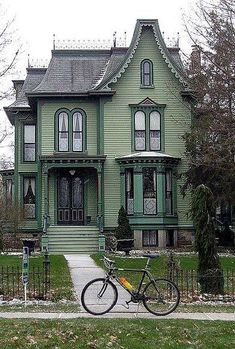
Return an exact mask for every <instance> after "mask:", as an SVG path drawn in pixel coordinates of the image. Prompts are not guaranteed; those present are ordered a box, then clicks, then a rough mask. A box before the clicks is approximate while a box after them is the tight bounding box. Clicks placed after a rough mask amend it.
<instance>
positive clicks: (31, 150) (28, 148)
mask: <svg viewBox="0 0 235 349" xmlns="http://www.w3.org/2000/svg"><path fill="white" fill-rule="evenodd" d="M35 148H36V126H35V125H24V161H35Z"/></svg>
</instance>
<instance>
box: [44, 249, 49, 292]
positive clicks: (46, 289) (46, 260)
mask: <svg viewBox="0 0 235 349" xmlns="http://www.w3.org/2000/svg"><path fill="white" fill-rule="evenodd" d="M43 269H44V280H43V286H44V290H43V291H44V292H43V293H44V295H43V296H44V299H46V298H47V293H48V292H49V291H50V260H49V255H48V251H47V250H46V251H45V253H44V261H43Z"/></svg>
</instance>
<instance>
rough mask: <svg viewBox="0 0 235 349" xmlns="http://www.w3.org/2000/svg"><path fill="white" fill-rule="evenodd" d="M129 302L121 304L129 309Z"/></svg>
mask: <svg viewBox="0 0 235 349" xmlns="http://www.w3.org/2000/svg"><path fill="white" fill-rule="evenodd" d="M129 303H130V302H128V301H126V304H122V306H123V307H124V308H126V309H129V308H130V306H129Z"/></svg>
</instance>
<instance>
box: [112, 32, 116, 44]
mask: <svg viewBox="0 0 235 349" xmlns="http://www.w3.org/2000/svg"><path fill="white" fill-rule="evenodd" d="M116 35H117V32H114V33H113V47H116V45H117V38H116Z"/></svg>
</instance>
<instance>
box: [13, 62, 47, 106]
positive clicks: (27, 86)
mask: <svg viewBox="0 0 235 349" xmlns="http://www.w3.org/2000/svg"><path fill="white" fill-rule="evenodd" d="M45 72H46V69H45V68H27V76H26V79H25V81H24V84H23V86H22V89H21V91H20V92H19V95H18V97H17V99H16V100H15V102H14V103H12V104H11V105H9V107H8V108H30V106H29V103H28V98H27V97H26V95H25V94H26V93H28V92H31V91H33V89H34V88H35V87H36V86H38V84H40V82H41V81H42V78H43V76H44V75H45Z"/></svg>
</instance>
